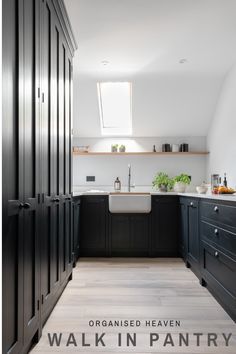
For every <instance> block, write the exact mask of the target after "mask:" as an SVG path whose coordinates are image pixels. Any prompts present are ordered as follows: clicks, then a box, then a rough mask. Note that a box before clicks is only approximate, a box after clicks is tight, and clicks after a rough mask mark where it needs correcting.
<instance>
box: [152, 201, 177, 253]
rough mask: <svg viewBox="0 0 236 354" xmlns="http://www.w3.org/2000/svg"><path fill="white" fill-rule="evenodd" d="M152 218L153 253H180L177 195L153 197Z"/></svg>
mask: <svg viewBox="0 0 236 354" xmlns="http://www.w3.org/2000/svg"><path fill="white" fill-rule="evenodd" d="M151 218H152V240H151V250H150V253H151V255H153V256H156V255H170V256H172V255H173V256H176V255H177V254H178V204H177V197H170V196H168V197H153V199H152V216H151Z"/></svg>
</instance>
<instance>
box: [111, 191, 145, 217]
mask: <svg viewBox="0 0 236 354" xmlns="http://www.w3.org/2000/svg"><path fill="white" fill-rule="evenodd" d="M109 211H110V212H111V213H150V211H151V195H150V194H149V193H114V194H113V193H111V194H110V195H109Z"/></svg>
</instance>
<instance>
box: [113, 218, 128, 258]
mask: <svg viewBox="0 0 236 354" xmlns="http://www.w3.org/2000/svg"><path fill="white" fill-rule="evenodd" d="M130 245H131V229H130V219H129V217H128V216H127V215H112V216H111V254H112V252H113V251H118V250H122V249H123V250H129V249H130Z"/></svg>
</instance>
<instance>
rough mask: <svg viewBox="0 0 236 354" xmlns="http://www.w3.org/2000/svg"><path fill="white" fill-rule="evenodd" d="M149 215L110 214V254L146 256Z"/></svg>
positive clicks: (147, 250)
mask: <svg viewBox="0 0 236 354" xmlns="http://www.w3.org/2000/svg"><path fill="white" fill-rule="evenodd" d="M148 252H149V215H148V214H142V215H141V214H110V255H111V256H127V257H129V256H130V257H132V256H137V257H138V256H140V257H142V256H148Z"/></svg>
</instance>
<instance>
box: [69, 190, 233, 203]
mask: <svg viewBox="0 0 236 354" xmlns="http://www.w3.org/2000/svg"><path fill="white" fill-rule="evenodd" d="M111 192H114V190H100V189H89V190H81V191H75V192H73V196H74V197H77V196H81V195H109V194H110V193H111ZM124 192H127V191H124ZM135 192H137V193H142V192H144V193H150V194H151V195H166V196H172V195H179V196H183V197H191V198H202V199H213V200H222V201H230V202H232V201H233V202H236V194H198V193H191V192H186V193H176V192H156V191H153V190H151V191H150V190H149V191H140V190H138V189H137V190H136V189H134V190H132V191H131V193H135Z"/></svg>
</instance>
